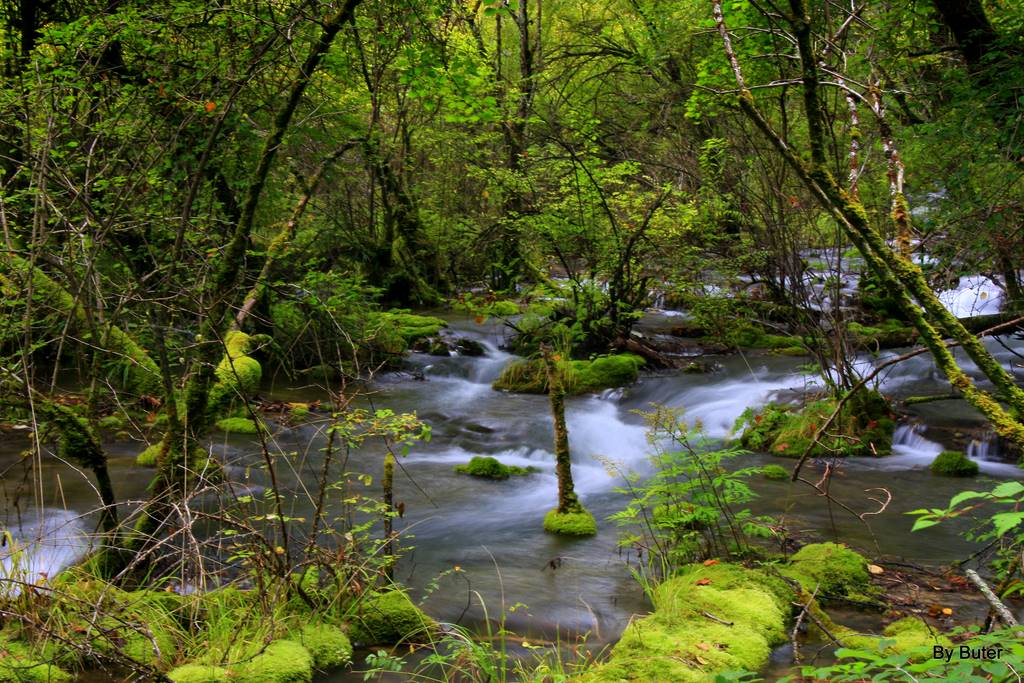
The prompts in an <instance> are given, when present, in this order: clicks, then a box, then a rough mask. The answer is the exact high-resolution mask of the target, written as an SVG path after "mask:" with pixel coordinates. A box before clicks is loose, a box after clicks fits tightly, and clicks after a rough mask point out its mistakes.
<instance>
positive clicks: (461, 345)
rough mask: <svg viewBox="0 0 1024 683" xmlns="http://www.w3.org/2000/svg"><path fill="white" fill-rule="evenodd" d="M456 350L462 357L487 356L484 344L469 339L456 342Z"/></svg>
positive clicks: (464, 338) (463, 338) (462, 338)
mask: <svg viewBox="0 0 1024 683" xmlns="http://www.w3.org/2000/svg"><path fill="white" fill-rule="evenodd" d="M455 350H456V351H457V352H458V353H459V355H460V356H470V357H478V356H484V355H486V354H487V349H486V348H484V345H483V344H481V343H480V342H478V341H477V340H475V339H469V338H467V337H459V338H458V339H457V340H456V341H455Z"/></svg>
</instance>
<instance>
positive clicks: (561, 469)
mask: <svg viewBox="0 0 1024 683" xmlns="http://www.w3.org/2000/svg"><path fill="white" fill-rule="evenodd" d="M541 353H542V354H543V355H544V369H545V371H546V372H547V377H548V399H549V400H550V402H551V418H552V420H553V422H554V426H555V474H556V475H557V477H558V513H559V514H565V513H567V512H577V511H578V510H579V505H580V504H579V500H578V499H577V498H576V491H575V489H574V487H573V483H572V458H571V456H570V452H569V430H568V428H566V426H565V387H564V386H563V384H562V375H561V371H560V370H559V368H558V366H557V364H556V362H555V358H554V355H553V354H552V352H551V349H550V348H548V347H547V346H544V347H542V349H541Z"/></svg>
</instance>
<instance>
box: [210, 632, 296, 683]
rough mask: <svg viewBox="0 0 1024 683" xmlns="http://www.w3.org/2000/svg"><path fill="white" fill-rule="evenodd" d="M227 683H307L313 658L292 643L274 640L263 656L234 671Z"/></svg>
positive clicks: (257, 656)
mask: <svg viewBox="0 0 1024 683" xmlns="http://www.w3.org/2000/svg"><path fill="white" fill-rule="evenodd" d="M235 669H236V670H233V671H232V677H231V679H230V680H238V681H245V682H246V683H310V681H312V680H313V656H312V655H311V654H310V653H309V650H307V649H306V648H305V647H303V646H302V645H301V644H299V643H297V642H295V641H293V640H275V641H274V642H272V643H271V644H270V645H268V646H267V649H266V650H264V651H263V653H262V654H259V655H256V656H255V657H253V658H252V659H250V660H249V661H248V662H246V663H244V664H242V665H240V666H238V667H235Z"/></svg>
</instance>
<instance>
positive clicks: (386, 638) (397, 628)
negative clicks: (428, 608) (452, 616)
mask: <svg viewBox="0 0 1024 683" xmlns="http://www.w3.org/2000/svg"><path fill="white" fill-rule="evenodd" d="M434 626H435V624H434V620H433V619H431V618H430V617H428V616H427V615H426V614H424V613H423V610H421V609H420V608H419V607H417V606H416V605H415V604H414V603H413V601H412V600H411V599H409V596H408V595H406V594H405V592H403V591H400V590H392V591H388V592H386V593H378V594H376V595H373V596H370V597H368V598H366V599H364V600H362V601H361V602H360V603H359V605H358V606H357V608H356V611H355V613H354V614H353V615H352V616H351V628H350V629H349V637H350V638H351V639H352V641H353V642H357V643H362V644H364V645H377V644H382V643H399V642H402V641H407V640H416V639H419V638H422V637H423V636H424V635H426V634H427V633H428V632H429V631H431V630H432V629H433V628H434Z"/></svg>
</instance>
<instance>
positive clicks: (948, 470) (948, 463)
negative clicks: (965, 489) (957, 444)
mask: <svg viewBox="0 0 1024 683" xmlns="http://www.w3.org/2000/svg"><path fill="white" fill-rule="evenodd" d="M929 469H930V470H931V471H932V472H934V473H935V474H938V475H940V476H943V477H973V476H974V475H976V474H977V473H978V463H976V462H974V461H973V460H971V459H970V458H968V457H967V456H966V455H964V454H963V452H962V451H942V452H941V453H939V454H938V455H937V456H935V460H933V461H932V464H931V465H930V466H929Z"/></svg>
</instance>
